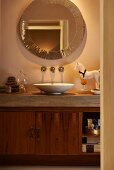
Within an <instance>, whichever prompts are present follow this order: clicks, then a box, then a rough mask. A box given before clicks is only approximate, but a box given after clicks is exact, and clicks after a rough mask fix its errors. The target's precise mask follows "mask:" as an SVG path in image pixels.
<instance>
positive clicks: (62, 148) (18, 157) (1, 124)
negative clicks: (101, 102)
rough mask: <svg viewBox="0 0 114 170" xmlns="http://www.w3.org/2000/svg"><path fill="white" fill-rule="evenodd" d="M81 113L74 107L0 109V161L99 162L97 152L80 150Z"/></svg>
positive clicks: (5, 162)
mask: <svg viewBox="0 0 114 170" xmlns="http://www.w3.org/2000/svg"><path fill="white" fill-rule="evenodd" d="M89 111H90V109H89ZM98 111H99V108H98ZM82 117H83V112H82V111H81V109H79V111H78V109H76V108H35V109H34V108H24V109H23V108H18V109H17V108H9V109H6V108H2V109H0V165H6V164H7V165H14V164H21V165H23V164H25V165H27V164H28V165H29V164H31V165H33V164H35V165H97V166H98V165H99V162H100V154H99V153H83V152H82Z"/></svg>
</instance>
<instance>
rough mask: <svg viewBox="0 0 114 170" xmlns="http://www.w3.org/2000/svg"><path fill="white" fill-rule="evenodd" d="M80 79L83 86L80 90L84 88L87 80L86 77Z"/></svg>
mask: <svg viewBox="0 0 114 170" xmlns="http://www.w3.org/2000/svg"><path fill="white" fill-rule="evenodd" d="M80 80H81V84H82V86H83V89H82V90H85V85H86V84H87V80H86V79H83V78H80Z"/></svg>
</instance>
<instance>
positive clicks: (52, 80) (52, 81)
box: [50, 66, 55, 83]
mask: <svg viewBox="0 0 114 170" xmlns="http://www.w3.org/2000/svg"><path fill="white" fill-rule="evenodd" d="M50 77H51V83H54V78H55V67H53V66H52V67H50Z"/></svg>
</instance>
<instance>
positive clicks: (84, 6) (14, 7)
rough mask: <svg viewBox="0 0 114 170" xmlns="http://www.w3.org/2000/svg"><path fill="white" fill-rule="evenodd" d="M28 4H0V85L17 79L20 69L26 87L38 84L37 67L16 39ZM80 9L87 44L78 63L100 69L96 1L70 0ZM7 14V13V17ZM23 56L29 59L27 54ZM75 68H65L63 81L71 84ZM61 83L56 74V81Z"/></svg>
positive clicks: (14, 1)
mask: <svg viewBox="0 0 114 170" xmlns="http://www.w3.org/2000/svg"><path fill="white" fill-rule="evenodd" d="M30 2H31V0H29V1H28V0H25V1H23V0H10V1H9V0H2V20H3V23H2V26H3V27H2V28H3V33H2V38H3V41H2V55H1V59H0V60H1V62H0V75H2V77H1V76H0V82H4V81H5V80H6V77H7V76H8V75H14V76H17V74H18V73H19V70H20V69H22V70H23V72H24V73H26V74H27V77H28V82H29V83H36V82H38V81H40V80H41V72H40V66H39V65H37V64H35V63H32V62H30V61H29V60H27V59H26V58H25V57H24V54H25V50H24V49H23V48H22V44H20V41H19V39H18V36H17V30H16V26H17V23H18V20H19V17H20V16H21V14H22V11H23V9H24V8H25V7H26V5H27V4H28V3H30ZM73 2H75V4H76V5H77V6H78V7H79V9H80V10H81V12H82V15H83V17H84V19H85V22H86V25H87V42H86V45H85V48H84V50H83V52H82V54H81V56H80V57H79V59H78V60H77V61H79V62H82V63H83V64H84V65H85V67H86V69H88V70H89V69H97V68H99V60H100V52H99V51H100V47H99V39H100V37H99V33H100V30H99V18H100V17H99V0H95V1H91V0H86V1H85V0H73ZM6 11H7V13H6ZM25 55H29V53H26V54H25ZM74 64H75V63H72V64H69V65H66V66H65V73H64V81H65V82H74V81H75V78H76V77H77V76H78V74H77V73H76V72H75V71H74ZM46 74H47V75H46V76H45V81H50V75H49V70H48V71H47V73H46ZM59 80H60V75H59V73H58V71H56V77H55V81H59Z"/></svg>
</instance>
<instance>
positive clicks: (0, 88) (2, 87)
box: [0, 85, 6, 93]
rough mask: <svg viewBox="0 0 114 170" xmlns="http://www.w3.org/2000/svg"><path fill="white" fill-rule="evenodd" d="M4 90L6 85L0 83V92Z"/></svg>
mask: <svg viewBox="0 0 114 170" xmlns="http://www.w3.org/2000/svg"><path fill="white" fill-rule="evenodd" d="M5 92H6V86H4V85H0V93H5Z"/></svg>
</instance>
